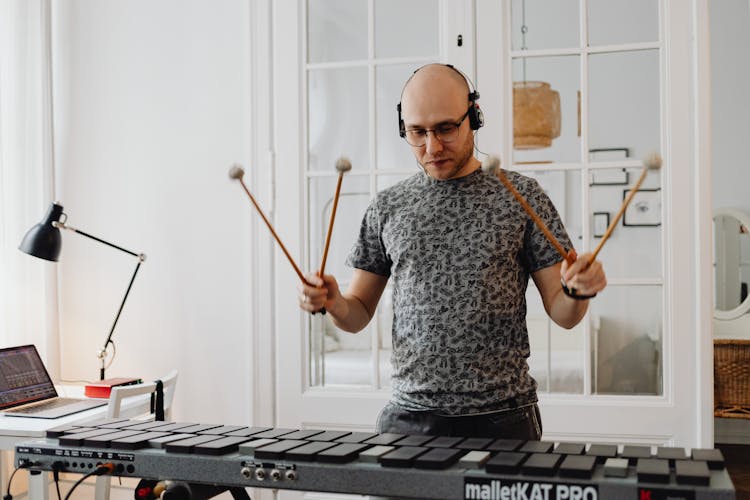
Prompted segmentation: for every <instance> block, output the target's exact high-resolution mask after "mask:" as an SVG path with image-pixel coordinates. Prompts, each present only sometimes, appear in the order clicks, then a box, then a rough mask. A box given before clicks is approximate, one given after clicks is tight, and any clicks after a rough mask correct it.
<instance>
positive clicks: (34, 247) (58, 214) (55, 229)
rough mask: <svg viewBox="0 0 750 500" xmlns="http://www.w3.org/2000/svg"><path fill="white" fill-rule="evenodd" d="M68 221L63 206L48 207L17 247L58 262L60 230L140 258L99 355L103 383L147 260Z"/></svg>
mask: <svg viewBox="0 0 750 500" xmlns="http://www.w3.org/2000/svg"><path fill="white" fill-rule="evenodd" d="M61 219H62V220H61ZM67 220H68V215H67V214H66V213H64V212H63V207H62V205H58V204H57V203H52V205H51V206H50V207H49V210H48V211H47V215H45V216H44V219H43V220H42V222H40V223H39V224H37V225H35V226H34V227H32V228H31V229H29V231H28V232H27V233H26V236H24V237H23V241H21V245H20V246H19V247H18V249H19V250H21V251H22V252H24V253H27V254H29V255H33V256H34V257H39V258H40V259H44V260H51V261H52V262H57V259H58V257H59V256H60V248H61V246H62V238H61V236H60V229H67V230H69V231H73V232H74V233H78V234H80V235H82V236H85V237H87V238H91V239H92V240H95V241H98V242H99V243H104V244H105V245H107V246H110V247H112V248H116V249H118V250H120V251H122V252H125V253H127V254H130V255H132V256H133V257H137V258H138V264H137V265H136V266H135V271H133V276H132V277H131V278H130V283H129V284H128V289H127V290H126V291H125V296H124V297H123V298H122V303H121V304H120V309H119V310H118V311H117V316H115V321H114V322H113V323H112V328H110V330H109V335H107V340H105V341H104V345H103V346H102V348H101V350H100V351H99V354H98V356H99V359H100V360H101V362H102V366H101V368H100V369H99V380H104V371H105V369H106V368H107V366H108V365H107V362H106V361H107V347H109V344H112V351H113V353H112V358H113V360H114V354H115V343H114V342H113V341H112V334H113V333H114V331H115V326H116V325H117V320H119V319H120V313H122V308H123V307H124V306H125V301H126V300H127V299H128V294H129V293H130V288H131V287H132V286H133V281H135V276H136V274H138V269H140V267H141V264H142V263H143V261H144V260H146V256H145V255H144V254H142V253H135V252H131V251H130V250H126V249H124V248H122V247H118V246H117V245H113V244H112V243H109V242H108V241H104V240H102V239H99V238H97V237H96V236H91V235H90V234H88V233H84V232H83V231H81V230H80V229H76V228H74V227H71V226H67V225H65V222H66V221H67Z"/></svg>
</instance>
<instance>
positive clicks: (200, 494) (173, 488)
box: [135, 479, 251, 500]
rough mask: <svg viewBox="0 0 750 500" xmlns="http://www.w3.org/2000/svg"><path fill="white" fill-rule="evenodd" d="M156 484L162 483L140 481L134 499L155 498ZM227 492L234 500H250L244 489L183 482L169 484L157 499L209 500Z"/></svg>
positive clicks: (147, 480)
mask: <svg viewBox="0 0 750 500" xmlns="http://www.w3.org/2000/svg"><path fill="white" fill-rule="evenodd" d="M158 483H163V481H155V480H153V479H141V480H140V481H139V482H138V485H137V486H136V488H135V491H136V496H135V498H136V499H139V500H140V498H143V499H146V498H155V497H154V496H153V494H152V492H153V491H154V489H155V488H156V486H157V484H158ZM145 491H148V492H149V493H148V494H149V495H151V496H144V497H139V496H138V493H139V492H145ZM225 491H228V492H229V494H230V495H232V498H234V499H235V500H251V499H250V495H248V494H247V491H245V488H238V487H234V488H232V487H227V486H209V485H205V484H195V483H185V482H169V484H168V486H167V487H166V489H165V490H164V492H163V493H161V495H160V496H159V497H158V498H161V499H163V500H209V499H210V498H213V497H215V496H217V495H220V494H222V493H224V492H225Z"/></svg>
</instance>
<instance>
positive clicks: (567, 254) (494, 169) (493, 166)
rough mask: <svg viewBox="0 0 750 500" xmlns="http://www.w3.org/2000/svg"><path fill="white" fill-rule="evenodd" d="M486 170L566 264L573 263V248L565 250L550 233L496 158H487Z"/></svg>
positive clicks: (574, 256) (574, 257)
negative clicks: (513, 199)
mask: <svg viewBox="0 0 750 500" xmlns="http://www.w3.org/2000/svg"><path fill="white" fill-rule="evenodd" d="M487 170H488V171H489V172H490V173H494V174H495V175H496V176H497V178H498V179H500V182H502V183H503V185H504V186H505V187H506V188H507V189H508V191H510V192H511V194H512V195H513V197H515V199H516V200H517V201H518V203H519V204H520V205H521V207H523V209H524V210H525V211H526V213H527V214H528V215H529V217H531V220H533V221H534V223H535V224H536V226H537V227H538V228H539V230H540V231H541V232H542V234H544V236H545V237H546V238H547V239H548V240H549V242H550V243H552V246H553V247H555V250H557V252H558V253H559V254H560V255H561V256H562V258H563V259H565V260H566V261H567V262H568V265H571V264H573V263H574V262H575V261H576V259H577V258H578V256H577V255H576V252H575V250H573V249H572V248H571V249H570V251H566V250H565V248H563V246H562V245H561V244H560V242H559V241H558V240H557V238H555V235H554V234H552V231H550V230H549V228H548V227H547V225H546V224H545V223H544V221H543V220H542V218H541V217H539V214H537V213H536V211H535V210H534V209H533V208H532V206H531V205H529V202H527V201H526V199H525V198H524V197H523V196H522V195H521V193H519V192H518V190H517V189H516V188H515V186H513V184H512V183H511V182H510V181H509V180H508V178H507V177H506V176H505V173H503V170H502V169H501V168H499V161H498V160H497V158H494V157H491V158H490V159H489V167H488V168H487Z"/></svg>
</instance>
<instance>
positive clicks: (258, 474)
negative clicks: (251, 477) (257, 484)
mask: <svg viewBox="0 0 750 500" xmlns="http://www.w3.org/2000/svg"><path fill="white" fill-rule="evenodd" d="M265 478H266V470H265V469H261V468H260V467H258V468H257V469H255V479H257V480H258V481H263V480H264V479H265Z"/></svg>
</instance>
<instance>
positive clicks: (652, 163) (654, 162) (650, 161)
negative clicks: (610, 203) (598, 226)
mask: <svg viewBox="0 0 750 500" xmlns="http://www.w3.org/2000/svg"><path fill="white" fill-rule="evenodd" d="M661 163H662V160H661V156H660V155H659V153H656V152H653V153H650V154H649V155H648V156H646V158H644V159H643V170H642V171H641V176H640V177H638V181H637V182H636V183H635V185H634V186H633V187H632V188H630V192H628V195H627V196H626V197H625V200H623V202H622V206H621V207H620V211H619V212H617V215H615V218H614V219H612V222H611V223H610V225H609V227H608V228H607V231H606V232H605V233H604V236H602V239H601V241H600V242H599V244H598V245H597V246H596V249H595V250H594V252H593V253H592V254H591V257H589V265H591V264H592V263H593V262H594V261H595V260H596V256H597V255H598V254H599V251H600V250H601V249H602V247H603V246H604V243H605V242H606V241H607V239H609V236H610V235H611V234H612V231H614V230H615V226H616V225H617V223H618V222H619V221H620V218H621V217H622V214H624V213H625V209H626V208H628V205H629V204H630V202H631V201H632V200H633V196H635V193H636V192H637V191H638V189H639V188H640V187H641V184H643V180H644V179H645V178H646V174H647V173H648V171H649V170H659V169H660V168H661Z"/></svg>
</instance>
